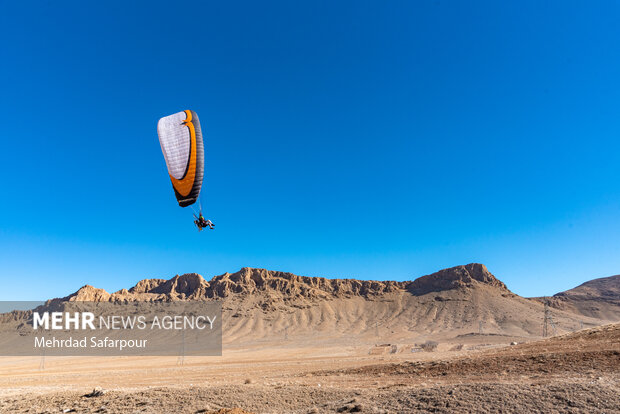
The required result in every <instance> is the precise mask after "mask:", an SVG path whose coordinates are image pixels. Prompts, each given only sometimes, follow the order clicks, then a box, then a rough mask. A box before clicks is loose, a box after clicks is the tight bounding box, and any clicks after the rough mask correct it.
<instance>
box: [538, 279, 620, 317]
mask: <svg viewBox="0 0 620 414" xmlns="http://www.w3.org/2000/svg"><path fill="white" fill-rule="evenodd" d="M549 303H550V305H551V306H552V307H554V308H556V309H562V310H566V311H569V312H573V313H578V314H581V315H584V316H589V317H592V318H597V319H603V320H607V321H611V322H614V321H620V275H616V276H610V277H602V278H599V279H593V280H590V281H588V282H585V283H583V284H581V285H579V286H577V287H576V288H573V289H570V290H567V291H564V292H560V293H557V294H555V295H553V297H551V298H549Z"/></svg>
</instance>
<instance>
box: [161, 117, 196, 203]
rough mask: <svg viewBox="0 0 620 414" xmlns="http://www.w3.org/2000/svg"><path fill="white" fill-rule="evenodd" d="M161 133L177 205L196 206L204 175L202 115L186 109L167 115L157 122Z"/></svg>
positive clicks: (162, 146) (163, 150) (162, 145)
mask: <svg viewBox="0 0 620 414" xmlns="http://www.w3.org/2000/svg"><path fill="white" fill-rule="evenodd" d="M157 134H158V135H159V144H160V145H161V150H162V152H163V153H164V158H165V159H166V166H167V167H168V174H169V175H170V181H172V188H173V189H174V194H175V196H176V198H177V202H178V203H179V205H180V206H181V207H187V206H189V205H192V204H194V203H195V202H196V200H198V197H199V196H200V189H201V187H202V179H203V176H204V144H203V141H202V131H201V129H200V121H199V120H198V115H197V114H196V112H194V111H191V110H186V111H182V112H177V113H176V114H172V115H169V116H165V117H163V118H161V119H160V120H159V122H158V123H157Z"/></svg>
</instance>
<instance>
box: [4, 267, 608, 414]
mask: <svg viewBox="0 0 620 414" xmlns="http://www.w3.org/2000/svg"><path fill="white" fill-rule="evenodd" d="M463 269H464V270H463ZM463 269H457V270H454V269H448V270H449V271H448V272H447V273H445V272H444V273H441V272H438V273H437V274H433V275H429V277H426V276H425V278H427V279H425V280H422V282H423V283H419V282H418V283H416V284H414V285H413V286H412V285H411V284H406V285H393V286H390V285H389V283H388V282H385V283H384V284H381V285H377V284H375V285H368V286H366V287H364V285H363V284H361V282H359V281H356V282H358V283H360V285H359V286H358V285H356V283H354V282H350V281H349V282H346V283H345V282H342V283H336V284H334V283H332V282H329V283H330V285H329V286H323V285H321V283H323V282H322V281H320V280H314V279H312V278H308V279H295V278H297V277H295V278H293V277H289V276H286V275H284V276H282V275H278V274H273V273H264V272H265V271H254V270H252V269H250V270H248V271H246V273H247V274H245V275H241V276H239V275H237V276H235V275H236V274H235V275H229V276H228V277H227V278H223V279H224V281H223V282H225V283H223V284H224V285H225V286H226V288H227V289H228V290H224V291H221V290H220V291H219V293H218V294H217V297H218V298H219V299H221V300H223V301H224V309H225V314H224V315H225V323H224V347H223V354H222V356H214V357H195V356H192V357H190V356H186V357H184V358H181V357H45V358H43V357H2V358H0V411H1V412H23V413H63V412H76V413H124V412H129V413H160V412H180V413H238V414H243V413H334V412H343V413H347V412H361V413H409V412H414V413H415V412H438V413H454V412H476V413H478V412H481V413H485V412H488V413H495V412H507V413H531V412H549V413H555V412H557V413H572V412H574V413H614V412H620V324H618V323H609V321H605V320H602V319H600V318H595V317H594V316H596V315H593V313H592V312H591V307H592V303H593V302H592V300H593V299H592V295H590V297H589V298H588V300H589V302H588V305H587V306H586V307H587V308H588V309H589V310H587V312H583V313H575V311H574V310H573V311H571V312H569V311H567V310H564V309H562V308H561V307H560V306H558V307H557V308H554V310H553V316H554V324H553V329H552V330H551V328H550V335H553V336H551V337H549V338H542V337H541V328H542V323H543V304H542V303H541V302H540V301H539V300H537V299H526V298H521V297H519V296H517V295H514V294H513V293H512V292H510V291H509V290H507V288H506V287H505V286H504V285H503V284H502V283H501V282H499V280H497V279H495V278H494V277H492V275H490V273H488V274H487V273H485V272H486V269H485V268H484V269H483V268H477V267H470V268H467V267H463ZM242 272H243V270H242ZM246 276H247V277H246ZM281 279H282V280H281ZM421 279H422V278H421ZM171 280H174V279H171ZM418 280H419V279H418ZM164 282H165V281H163V280H161V281H156V282H150V281H147V282H144V281H143V282H140V283H141V285H140V284H139V286H137V288H132V289H131V290H129V291H124V292H117V293H115V294H114V295H125V296H128V295H134V296H135V295H138V296H139V295H171V294H172V295H173V296H174V295H177V296H182V297H181V298H180V299H179V300H185V299H187V298H188V297H190V300H195V299H196V298H195V297H193V298H192V297H191V296H192V295H202V296H214V295H213V294H212V293H210V291H209V290H208V289H209V288H213V287H214V286H221V283H220V284H219V285H217V284H215V283H214V282H213V281H211V283H210V284H209V283H208V282H204V283H203V281H201V280H198V279H197V278H195V277H194V276H192V277H187V278H185V279H183V277H181V278H177V279H176V280H174V282H173V283H169V282H170V281H167V282H165V283H168V284H169V285H170V286H168V285H166V286H164V285H165V283H164ZM219 282H222V280H221V279H220V280H219ZM416 282H417V281H416ZM373 283H383V282H373ZM394 283H400V282H394ZM412 283H415V282H412ZM162 286H163V288H162ZM308 286H311V287H312V288H311V289H309V288H308ZM356 286H357V287H356ZM218 289H219V288H218ZM80 292H81V293H80ZM104 293H105V292H101V291H99V290H93V288H86V289H82V290H80V291H79V292H78V293H77V294H76V295H72V296H70V297H67V298H64V299H66V300H71V298H73V299H74V300H75V298H76V297H78V296H79V295H80V294H81V295H82V296H83V297H82V298H83V299H84V300H93V296H96V297H98V298H100V299H101V300H109V297H110V295H109V294H108V296H106V294H107V293H106V294H104ZM565 296H566V295H565ZM158 297H159V296H158ZM290 298H294V300H292V299H290ZM139 299H140V300H143V299H144V297H140V298H139ZM575 303H576V305H575ZM579 303H581V302H570V305H571V307H572V308H577V307H578V305H579ZM584 306H585V305H584ZM596 306H599V308H601V309H604V311H605V312H604V313H605V315H610V316H609V317H610V318H615V317H616V316H617V315H616V314H615V313H614V312H615V308H614V307H613V306H615V305H614V304H611V305H610V304H609V303H607V302H605V303H604V304H597V305H596ZM564 307H566V306H565V305H564ZM424 344H426V346H422V347H421V346H420V345H424ZM435 344H436V348H435ZM423 348H425V349H423ZM94 390H96V391H98V392H93V391H94Z"/></svg>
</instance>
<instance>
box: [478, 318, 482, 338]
mask: <svg viewBox="0 0 620 414" xmlns="http://www.w3.org/2000/svg"><path fill="white" fill-rule="evenodd" d="M478 334H479V335H482V321H478Z"/></svg>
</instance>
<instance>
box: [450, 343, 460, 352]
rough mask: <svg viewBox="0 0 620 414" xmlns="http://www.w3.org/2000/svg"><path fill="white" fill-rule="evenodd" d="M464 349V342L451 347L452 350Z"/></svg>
mask: <svg viewBox="0 0 620 414" xmlns="http://www.w3.org/2000/svg"><path fill="white" fill-rule="evenodd" d="M462 349H463V344H456V345H454V346H453V347H452V348H450V351H460V350H462Z"/></svg>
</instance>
